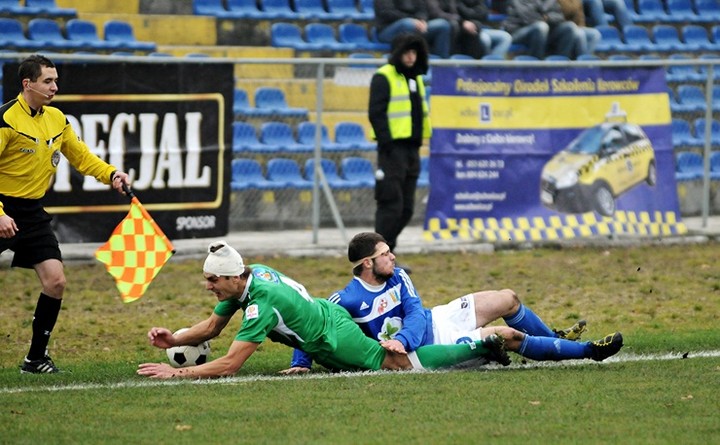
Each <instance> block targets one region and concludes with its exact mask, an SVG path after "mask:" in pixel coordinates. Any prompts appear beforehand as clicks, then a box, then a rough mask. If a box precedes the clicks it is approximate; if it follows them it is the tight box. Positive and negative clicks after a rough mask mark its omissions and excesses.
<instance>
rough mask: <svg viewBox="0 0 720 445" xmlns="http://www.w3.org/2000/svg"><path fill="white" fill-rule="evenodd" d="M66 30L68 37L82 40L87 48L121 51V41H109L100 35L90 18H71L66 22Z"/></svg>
mask: <svg viewBox="0 0 720 445" xmlns="http://www.w3.org/2000/svg"><path fill="white" fill-rule="evenodd" d="M65 32H66V33H67V36H68V39H70V40H73V41H76V42H82V43H83V46H84V47H85V48H86V49H90V50H95V51H97V50H110V51H119V50H121V49H122V44H121V43H120V42H109V41H107V40H102V39H100V37H99V36H98V33H97V28H96V27H95V24H94V23H93V22H91V21H88V20H81V19H70V20H68V22H67V24H65Z"/></svg>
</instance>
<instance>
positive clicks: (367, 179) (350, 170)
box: [340, 156, 375, 188]
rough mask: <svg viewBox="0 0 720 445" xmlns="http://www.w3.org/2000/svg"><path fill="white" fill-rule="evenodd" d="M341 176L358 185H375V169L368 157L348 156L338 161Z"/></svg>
mask: <svg viewBox="0 0 720 445" xmlns="http://www.w3.org/2000/svg"><path fill="white" fill-rule="evenodd" d="M340 171H341V176H342V177H343V178H345V179H348V180H351V181H355V182H356V183H358V184H359V186H360V187H368V188H370V187H375V169H374V167H373V164H372V162H370V160H369V159H365V158H361V157H357V156H348V157H346V158H343V159H342V160H341V161H340Z"/></svg>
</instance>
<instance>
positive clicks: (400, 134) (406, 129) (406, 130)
mask: <svg viewBox="0 0 720 445" xmlns="http://www.w3.org/2000/svg"><path fill="white" fill-rule="evenodd" d="M378 73H380V74H382V75H383V76H385V77H386V78H387V80H388V83H389V84H390V103H388V110H387V115H388V125H389V127H390V135H391V136H392V138H393V139H407V138H409V137H411V136H412V115H411V110H412V102H411V101H410V88H409V87H408V83H407V79H406V78H405V76H403V75H402V74H400V73H398V72H397V69H396V68H395V66H394V65H390V64H387V65H383V66H382V67H380V69H378ZM416 79H417V87H418V92H419V93H420V97H421V99H422V113H423V131H422V133H423V134H422V137H423V138H429V137H430V136H431V134H432V128H431V127H430V115H429V113H428V106H427V102H426V101H425V84H424V83H423V80H422V76H418V77H417V78H416ZM372 133H373V134H372V136H373V138H374V137H375V132H374V131H373V132H372Z"/></svg>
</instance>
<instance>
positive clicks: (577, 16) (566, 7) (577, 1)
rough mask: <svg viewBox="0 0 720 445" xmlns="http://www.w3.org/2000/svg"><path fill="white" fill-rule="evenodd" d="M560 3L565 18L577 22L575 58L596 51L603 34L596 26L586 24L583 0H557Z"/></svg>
mask: <svg viewBox="0 0 720 445" xmlns="http://www.w3.org/2000/svg"><path fill="white" fill-rule="evenodd" d="M557 2H558V3H559V4H560V9H562V12H563V14H564V15H565V18H566V19H567V20H569V21H571V22H573V23H575V25H577V26H576V29H575V51H574V54H573V58H577V56H581V55H583V54H592V53H594V52H595V46H596V45H597V43H598V42H599V41H600V39H601V38H602V36H601V35H600V31H598V30H597V29H595V28H590V27H588V26H585V13H584V12H583V6H582V0H557Z"/></svg>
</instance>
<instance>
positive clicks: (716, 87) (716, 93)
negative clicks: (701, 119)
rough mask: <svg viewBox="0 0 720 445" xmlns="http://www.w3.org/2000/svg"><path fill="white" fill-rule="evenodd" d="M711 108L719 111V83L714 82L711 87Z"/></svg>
mask: <svg viewBox="0 0 720 445" xmlns="http://www.w3.org/2000/svg"><path fill="white" fill-rule="evenodd" d="M712 109H713V111H720V85H718V84H714V85H713V89H712Z"/></svg>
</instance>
